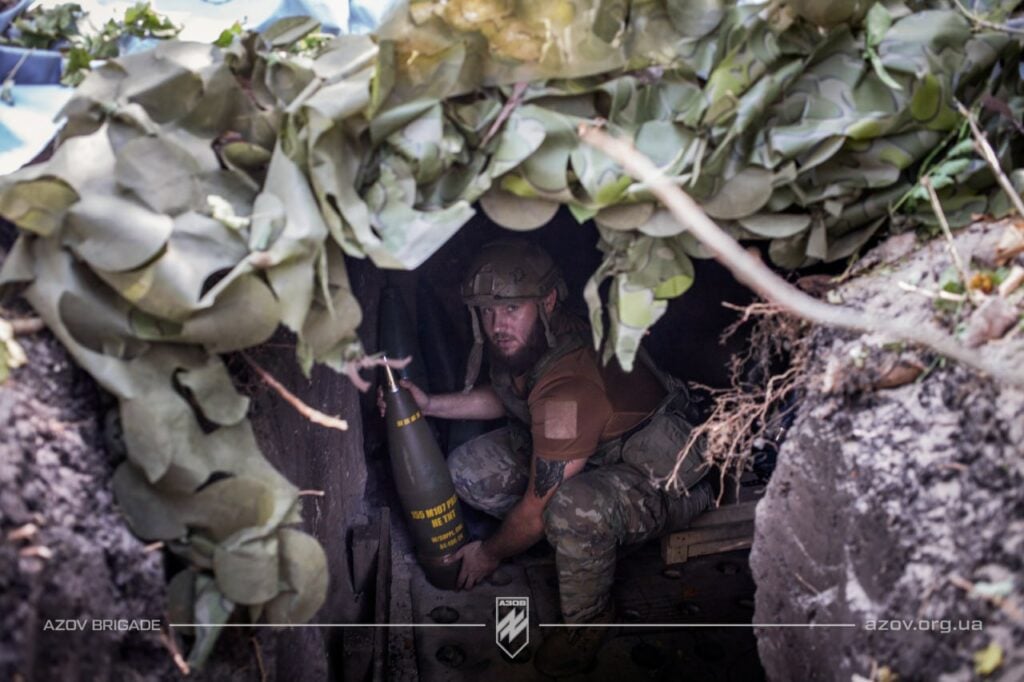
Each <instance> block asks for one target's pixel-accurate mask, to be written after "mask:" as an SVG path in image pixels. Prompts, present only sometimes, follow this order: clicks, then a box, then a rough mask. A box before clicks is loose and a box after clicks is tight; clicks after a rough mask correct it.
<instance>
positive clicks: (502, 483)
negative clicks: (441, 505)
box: [448, 427, 712, 623]
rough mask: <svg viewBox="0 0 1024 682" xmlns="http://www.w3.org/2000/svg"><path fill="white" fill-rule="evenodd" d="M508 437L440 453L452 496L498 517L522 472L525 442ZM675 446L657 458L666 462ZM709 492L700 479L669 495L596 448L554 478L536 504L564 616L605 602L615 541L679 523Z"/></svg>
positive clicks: (522, 487) (586, 617)
mask: <svg viewBox="0 0 1024 682" xmlns="http://www.w3.org/2000/svg"><path fill="white" fill-rule="evenodd" d="M641 433H642V432H641ZM511 436H512V434H511V429H510V428H509V427H506V428H502V429H498V430H496V431H491V432H490V433H486V434H484V435H482V436H479V437H477V438H475V439H473V440H471V441H469V442H467V443H464V444H463V445H461V446H459V447H458V448H456V449H455V450H454V451H453V452H452V453H451V455H450V456H449V458H448V467H449V469H450V470H451V473H452V479H453V481H454V483H455V489H456V491H457V492H458V494H459V497H461V498H462V499H463V500H464V501H465V502H466V503H467V504H469V505H471V506H473V507H475V508H477V509H480V510H482V511H484V512H487V513H489V514H491V515H493V516H496V517H498V518H504V516H505V515H506V514H507V513H508V512H509V510H510V509H512V507H513V506H515V504H516V502H518V500H519V498H520V497H522V496H523V494H524V493H525V492H526V486H527V483H528V482H529V477H530V451H529V448H521V447H520V448H516V447H513V444H512V443H513V438H512V437H511ZM620 449H621V448H620ZM677 451H678V447H677V448H676V449H673V450H671V452H667V453H663V454H662V455H661V456H662V457H669V458H672V460H673V461H674V457H675V453H676V452H677ZM595 461H596V462H598V463H597V464H596V466H592V465H591V462H595ZM711 498H712V494H711V487H710V485H709V484H708V483H707V482H701V483H698V484H696V485H695V486H693V487H692V488H690V490H689V491H688V493H684V494H679V495H672V494H669V493H667V492H665V491H664V490H662V489H660V488H659V487H658V486H657V485H656V484H655V483H653V481H652V478H651V476H650V475H649V474H648V472H646V471H644V470H643V469H642V468H641V467H638V466H635V465H634V464H632V463H629V462H626V461H622V460H621V459H620V458H619V455H617V454H616V453H611V455H610V456H609V453H607V452H602V451H600V450H599V452H598V454H597V455H595V457H592V458H591V460H590V461H588V467H587V468H586V469H584V471H582V472H580V473H579V474H577V475H576V476H573V477H572V478H570V479H569V480H568V481H565V482H563V483H562V485H561V486H560V487H559V488H558V491H557V492H556V493H555V495H554V496H553V497H552V498H551V500H550V501H549V502H548V505H547V508H546V509H545V510H544V532H545V534H546V536H547V539H548V541H549V542H550V543H551V544H552V546H554V548H555V562H556V568H557V570H558V588H559V598H560V600H561V608H562V616H563V618H564V619H565V622H566V623H583V622H587V621H590V620H592V619H593V618H594V617H596V616H597V615H598V614H600V613H601V612H603V611H605V610H606V609H607V608H608V607H609V606H610V603H611V589H612V583H613V582H614V579H615V562H616V557H617V553H618V548H619V547H620V546H623V545H629V544H633V543H638V542H643V541H645V540H648V539H650V538H655V537H658V536H660V535H663V534H665V533H669V532H672V531H675V530H680V529H682V528H685V527H686V526H688V525H689V524H690V521H691V520H692V519H693V518H694V517H695V516H696V515H697V514H699V513H700V512H702V511H704V510H705V509H707V508H708V506H709V505H710V504H711Z"/></svg>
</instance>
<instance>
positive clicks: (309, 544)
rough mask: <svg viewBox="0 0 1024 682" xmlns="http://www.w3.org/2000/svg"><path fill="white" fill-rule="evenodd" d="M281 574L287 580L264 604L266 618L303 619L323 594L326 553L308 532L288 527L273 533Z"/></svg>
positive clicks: (310, 614)
mask: <svg viewBox="0 0 1024 682" xmlns="http://www.w3.org/2000/svg"><path fill="white" fill-rule="evenodd" d="M277 537H278V542H279V543H280V552H279V556H280V557H281V576H282V578H283V579H284V580H285V581H286V583H287V584H288V589H284V590H282V591H281V593H280V594H278V596H277V597H275V598H274V599H272V600H271V601H270V602H269V603H268V604H267V620H268V621H270V622H273V623H304V622H306V621H308V620H309V619H310V618H312V617H313V615H314V614H315V613H316V612H317V611H318V610H319V609H320V606H321V605H323V603H324V600H325V599H326V598H327V587H328V582H329V581H328V574H327V556H326V555H325V554H324V550H323V548H322V547H321V546H320V544H319V543H318V542H317V541H316V540H314V539H313V538H311V537H310V536H309V535H306V534H305V533H302V532H300V531H297V530H293V529H291V528H282V529H281V530H280V531H278V534H277Z"/></svg>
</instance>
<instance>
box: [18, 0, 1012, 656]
mask: <svg viewBox="0 0 1024 682" xmlns="http://www.w3.org/2000/svg"><path fill="white" fill-rule="evenodd" d="M684 4H685V3H684ZM804 4H805V5H807V7H804V9H805V10H808V11H809V10H813V9H814V7H815V6H821V7H823V6H824V4H823V3H817V4H815V3H804ZM846 4H847V5H849V6H846V5H844V6H843V7H840V8H839V9H841V10H842V12H840V14H841V15H842V18H837V17H836V16H834V15H833V14H832V13H828V16H825V15H822V16H821V17H820V19H821V20H822V21H823V22H825V23H823V24H822V25H821V26H819V25H817V24H811V23H809V22H808V21H805V20H804V19H801V18H799V17H798V16H796V15H794V14H793V13H792V12H790V11H789V10H788V9H785V8H776V9H777V10H778V11H772V12H767V11H764V10H765V8H764V7H762V6H758V5H748V4H743V5H740V4H738V3H735V2H725V1H719V0H702V2H701V3H699V11H698V9H697V6H696V5H695V6H694V7H684V6H683V4H680V3H669V5H666V4H665V3H661V2H654V0H634V1H633V2H590V1H589V0H580V1H579V2H575V3H570V2H567V1H566V0H562V1H561V2H549V1H544V2H541V1H540V0H523V1H521V2H517V3H508V2H504V1H503V0H453V1H452V2H449V3H445V4H440V3H430V2H415V3H413V4H412V5H411V6H410V8H409V9H410V11H409V12H408V13H403V12H398V13H396V14H395V15H394V17H393V21H392V23H390V24H389V25H387V26H385V27H383V28H382V29H381V31H380V33H379V35H378V36H376V37H375V38H374V39H371V38H369V37H366V36H341V37H339V38H337V39H333V40H329V41H327V40H326V39H325V38H324V36H322V35H321V34H319V33H318V28H319V27H318V26H317V24H316V22H314V21H311V20H309V19H306V18H302V17H294V18H289V19H285V20H282V21H281V22H278V23H277V24H275V25H274V26H271V27H269V28H268V30H267V31H265V32H264V33H263V34H262V35H261V36H252V35H243V36H239V35H238V31H237V30H236V29H234V28H233V29H229V30H228V31H226V32H225V33H224V34H222V36H221V39H220V40H218V43H219V47H214V46H210V45H200V44H194V43H180V42H177V41H168V42H165V43H162V44H160V45H158V46H157V47H156V48H155V49H154V50H152V51H150V52H144V53H139V54H134V55H129V56H125V57H119V58H115V59H112V60H111V61H110V62H109V63H108V64H106V65H104V66H102V67H99V69H97V71H98V73H95V74H94V75H93V76H91V77H90V78H89V80H88V81H87V84H86V87H83V88H81V89H80V90H79V91H78V93H77V94H76V96H75V97H74V98H73V99H72V101H71V102H70V103H69V105H68V106H67V108H66V113H67V116H68V123H67V126H66V128H65V130H64V133H63V139H62V141H61V144H60V145H59V146H58V147H57V149H56V151H55V153H54V155H53V157H52V158H51V159H50V160H49V161H48V162H46V163H45V164H42V165H40V166H37V167H31V168H26V169H23V170H22V171H19V172H18V173H15V174H12V175H10V176H7V177H5V178H3V179H0V215H3V216H4V217H5V218H7V219H8V220H11V221H12V222H14V223H15V224H16V225H18V227H19V228H20V229H21V230H22V231H23V235H22V236H21V238H20V239H19V240H18V242H17V244H16V246H15V247H14V250H13V251H12V253H11V254H10V256H9V257H8V258H7V261H6V262H5V265H4V268H3V270H2V271H0V285H3V284H19V285H27V286H28V288H27V289H26V297H27V298H28V300H29V301H30V303H31V304H32V305H33V307H35V309H36V310H37V311H38V312H39V314H40V316H42V317H43V319H44V320H45V321H46V323H47V325H48V326H49V327H50V328H52V329H53V330H55V332H56V333H57V334H58V335H59V337H60V338H61V339H62V340H64V342H65V343H66V344H67V346H68V348H69V349H70V351H71V353H72V354H73V355H74V357H75V359H76V361H78V362H79V364H81V365H82V366H83V367H85V368H86V369H87V370H88V371H89V372H90V373H91V374H92V375H93V376H94V377H96V379H97V381H99V382H100V383H101V384H102V385H103V386H104V387H105V388H107V389H108V390H109V391H111V392H112V393H113V394H114V395H116V396H117V397H118V399H119V400H120V405H121V414H122V420H123V423H124V425H125V441H126V445H127V450H128V461H127V462H125V463H124V464H123V465H122V467H121V468H120V469H119V470H118V474H117V477H116V480H115V489H116V491H117V495H118V500H119V501H120V503H121V506H122V508H123V509H124V510H125V513H126V516H127V518H128V520H129V523H130V524H131V525H132V527H133V528H134V529H135V530H136V532H137V533H139V534H140V535H142V536H144V537H147V538H152V539H162V540H165V542H167V544H168V547H170V548H171V550H172V551H174V552H175V553H177V554H179V555H180V556H181V557H182V558H183V559H184V560H185V561H186V562H187V563H188V564H189V565H190V568H189V569H188V571H187V572H185V574H184V575H183V577H180V578H177V577H176V578H175V581H174V583H173V584H172V588H173V589H172V596H171V599H172V602H173V603H172V606H173V607H174V610H175V612H180V613H186V614H188V615H189V616H190V618H189V620H192V619H195V620H194V622H208V623H218V622H224V621H225V620H226V619H227V618H228V617H229V616H230V614H231V613H232V611H233V610H234V609H236V605H241V606H246V607H249V609H248V612H249V614H250V615H252V616H253V617H260V615H261V614H264V615H266V617H268V618H272V619H278V618H288V619H294V620H296V621H299V620H303V619H305V618H308V617H309V616H310V615H311V614H312V613H314V612H315V611H316V609H317V608H318V606H319V604H320V603H322V601H323V598H324V594H326V590H327V584H326V572H325V571H326V568H325V559H324V557H323V553H322V550H321V549H320V548H319V547H318V546H317V545H316V543H315V542H314V541H313V540H312V539H310V538H308V537H307V536H304V535H302V534H301V533H298V531H294V530H292V529H291V528H289V526H290V525H292V524H294V523H296V522H297V521H298V520H299V518H300V517H299V500H298V497H297V491H296V490H295V488H294V486H292V485H291V484H290V483H289V482H288V481H287V480H285V479H284V478H283V477H282V476H280V474H278V473H277V472H276V471H274V470H273V469H272V468H271V467H270V465H269V464H268V463H267V461H266V460H265V459H264V458H263V456H262V454H261V453H260V452H259V449H258V447H257V445H256V442H255V438H254V437H253V434H252V429H251V426H250V425H249V422H248V421H247V420H246V418H245V414H246V410H247V407H248V404H247V402H246V400H245V399H244V397H242V396H240V395H239V394H238V392H237V391H236V390H235V389H234V387H233V386H232V385H231V381H230V378H229V376H228V374H227V371H226V369H225V367H224V364H223V362H222V360H221V358H220V354H222V353H225V352H231V351H236V350H242V349H245V348H249V347H251V346H255V345H258V344H260V343H262V342H264V341H266V340H267V339H268V338H269V337H270V336H271V335H272V334H273V333H274V331H275V330H276V329H277V328H278V327H279V326H281V325H284V326H285V327H287V328H288V329H289V330H291V331H292V332H293V333H294V334H295V335H296V338H297V348H296V354H297V359H298V361H299V363H300V365H301V367H302V368H303V370H304V371H306V372H307V373H308V372H309V370H310V369H311V367H312V366H313V364H315V363H322V364H326V365H328V366H329V367H332V368H334V369H336V370H339V371H348V370H352V369H353V367H352V365H351V364H350V363H353V362H354V361H358V360H359V359H360V358H362V357H363V348H362V346H361V345H360V342H359V339H358V337H357V335H356V330H357V328H358V326H359V323H360V321H361V313H360V306H359V303H358V302H357V301H356V300H355V297H354V296H353V294H352V291H351V287H350V285H349V281H348V276H347V271H346V257H351V258H369V259H371V260H372V261H373V262H374V263H375V264H376V265H378V266H379V267H383V268H399V269H413V268H416V267H418V266H419V265H420V264H421V263H423V262H424V261H425V260H426V259H427V258H429V257H430V256H431V255H432V254H434V253H435V252H436V251H437V250H438V249H439V248H440V247H441V246H442V245H443V244H444V243H445V242H446V241H447V240H448V239H449V238H450V237H451V236H452V235H453V234H455V232H456V231H458V230H459V229H460V228H461V227H462V225H464V224H465V223H466V222H467V221H468V220H469V219H470V218H471V217H472V216H473V215H474V212H475V210H476V209H475V208H474V206H475V205H480V206H481V207H482V209H483V210H484V211H485V213H487V215H488V216H489V217H490V218H491V219H492V220H494V221H495V222H497V223H499V224H501V225H504V226H506V227H508V228H510V229H516V230H528V229H533V228H535V227H538V226H539V225H541V224H543V223H544V222H545V221H546V220H548V219H549V218H550V216H551V215H552V214H553V212H554V210H556V209H557V206H558V205H566V206H568V208H569V210H570V211H571V212H572V214H573V215H575V216H577V218H578V219H580V220H584V219H593V220H594V222H595V223H596V225H597V229H598V232H599V235H600V243H599V248H600V249H601V251H602V253H603V260H602V263H601V265H600V266H599V268H598V270H597V271H596V272H595V273H594V274H593V276H592V278H591V279H590V281H589V282H588V284H587V287H586V290H585V292H584V293H585V298H586V301H587V304H588V306H589V308H590V317H591V321H592V323H593V329H594V334H595V337H594V342H595V344H598V345H602V344H603V354H604V357H605V358H606V359H610V358H611V357H612V356H613V355H614V356H616V357H617V358H618V359H619V361H620V362H621V364H622V365H623V366H624V367H627V368H628V367H630V366H631V365H632V363H633V361H634V358H635V354H636V352H637V350H638V348H639V344H640V341H641V339H642V337H643V335H644V334H645V333H646V331H647V330H648V329H649V328H650V326H651V325H653V324H654V323H655V322H656V321H657V320H658V318H659V317H660V316H661V315H662V314H663V313H664V311H665V309H666V308H667V305H668V301H669V300H670V299H672V298H674V297H677V296H680V295H683V294H684V292H685V291H686V290H687V289H688V288H689V286H690V285H691V284H692V281H693V277H694V267H693V262H692V259H693V258H706V257H708V253H707V252H706V250H705V249H704V248H703V247H702V246H701V245H700V244H699V243H698V242H697V241H696V240H695V239H694V238H693V236H692V235H691V234H690V233H689V232H687V231H686V230H685V228H684V227H683V226H681V225H679V224H677V223H676V222H675V221H674V220H673V219H672V217H671V215H669V214H668V213H667V211H665V210H664V209H663V208H662V207H661V206H659V205H658V204H657V203H656V201H655V199H654V197H653V195H652V194H651V192H650V190H649V189H648V188H647V187H645V186H643V185H642V184H639V183H635V182H633V181H632V179H631V178H630V177H629V176H628V175H627V174H626V173H625V172H624V171H623V170H622V169H621V168H619V167H618V166H617V165H616V164H615V163H614V162H612V161H611V159H609V158H607V157H605V156H604V155H603V154H600V153H599V152H596V151H595V150H593V149H592V148H590V147H584V146H581V145H580V143H579V141H578V139H577V136H576V129H577V126H578V124H579V123H581V122H583V121H590V120H594V119H597V118H600V119H603V120H604V121H605V122H606V125H607V128H608V129H609V130H610V131H611V132H612V133H613V134H615V135H618V136H622V137H627V138H629V139H631V140H633V141H634V143H635V145H636V147H637V148H638V149H639V150H640V151H642V152H643V153H644V154H646V155H648V156H649V157H651V158H652V159H653V160H654V161H655V163H656V164H658V166H659V167H660V168H661V169H662V170H663V172H664V173H665V174H666V175H667V176H669V177H670V178H671V179H672V181H673V182H675V183H677V184H678V185H680V186H682V187H683V188H684V189H686V190H687V191H688V192H689V193H690V194H691V195H692V196H693V197H694V198H695V199H696V200H697V201H698V202H700V203H701V204H702V205H703V207H704V208H705V210H706V211H707V212H708V213H709V214H710V215H711V216H712V217H713V218H715V219H716V220H717V221H718V222H719V223H720V224H721V225H722V227H723V228H724V229H726V230H727V231H728V232H729V233H731V234H732V235H734V236H735V237H737V238H739V239H746V240H764V241H768V243H769V253H770V255H771V258H772V260H773V261H774V262H775V264H776V265H778V266H780V267H783V268H799V267H802V266H805V265H810V264H815V263H820V262H823V261H825V262H827V261H835V260H839V259H845V258H847V257H849V256H850V255H851V254H853V253H854V252H856V251H857V249H859V248H860V247H861V246H862V245H863V244H865V243H866V242H867V240H869V239H870V238H871V237H872V235H873V234H875V232H876V231H877V230H878V229H879V228H880V227H881V225H882V224H883V223H884V222H885V220H886V219H887V218H888V217H889V215H890V211H891V206H892V205H893V204H894V203H896V202H897V201H898V200H899V199H900V197H903V196H904V195H907V194H908V192H912V190H913V187H914V186H915V184H916V181H917V178H918V174H919V173H921V172H924V173H928V174H929V176H930V177H931V178H932V180H933V182H935V183H936V184H938V185H939V186H940V192H942V195H943V197H942V198H943V202H944V203H945V204H946V205H947V206H948V207H949V209H950V211H951V212H952V211H954V210H955V211H957V212H959V213H960V214H969V212H970V211H972V210H975V209H976V207H977V206H978V205H979V203H980V205H981V207H982V208H984V207H985V205H986V202H987V196H988V188H989V187H991V178H987V179H986V178H985V177H984V175H982V174H980V173H978V172H977V164H976V163H975V162H974V161H973V160H972V158H971V157H970V150H969V149H967V148H966V147H965V146H963V145H961V144H960V142H961V141H962V140H963V139H966V138H964V137H963V136H962V133H961V130H962V128H961V121H960V118H959V116H958V114H957V113H956V111H955V109H954V107H953V98H954V97H956V96H960V97H964V98H967V97H970V98H971V99H972V100H974V98H977V97H980V96H981V94H982V93H999V94H1000V96H1001V97H1003V98H1004V99H1005V100H1006V101H1013V102H1018V101H1019V98H1020V96H1021V95H1022V94H1024V93H1020V92H1019V90H1020V84H1019V79H1015V78H1013V76H1014V75H1015V74H1017V73H1018V71H1017V69H1018V68H1019V62H1020V50H1019V46H1018V45H1017V43H1016V42H1014V41H1013V40H1012V39H1011V38H1010V37H1009V36H1007V35H1006V34H1004V33H1000V32H997V31H988V30H972V27H971V26H970V25H969V24H968V22H967V21H966V20H965V19H964V18H963V17H962V16H961V15H960V14H959V13H958V12H955V11H950V10H947V9H944V4H943V3H934V4H928V7H925V8H922V10H921V11H918V12H914V13H908V12H906V11H903V10H899V9H898V7H897V5H895V4H894V5H891V6H890V7H891V8H892V9H889V10H885V9H884V8H883V9H877V10H872V11H871V12H868V7H867V6H866V5H864V6H861V5H862V4H863V3H858V2H853V3H846ZM677 5H678V6H677ZM876 7H878V6H877V5H876ZM929 8H930V9H929ZM861 10H863V12H861ZM815 16H817V15H815ZM861 17H864V21H863V22H861V21H860V18H861ZM127 23H131V24H132V25H133V26H137V27H138V30H140V31H145V32H148V33H153V34H155V32H156V31H159V30H162V29H160V28H159V27H158V26H157V27H154V26H153V25H152V22H149V21H148V20H147V19H145V18H144V17H142V16H141V15H138V16H135V17H134V18H133V19H132V21H131V22H127ZM236 38H237V39H236ZM85 52H86V53H88V54H91V53H90V52H89V50H85ZM78 61H79V63H82V62H84V61H85V57H80V58H78ZM997 64H998V65H999V68H998V69H997V68H995V67H996V65H997ZM520 83H522V84H525V85H524V86H522V87H520V86H517V84H520ZM893 84H896V85H898V86H899V87H898V89H897V88H895V87H894V86H893ZM1014 98H1017V99H1014ZM510 100H511V102H510ZM499 117H503V118H499ZM1007 139H1008V138H1007V136H1005V135H1001V134H996V135H993V136H992V140H993V143H994V144H995V145H996V147H997V150H998V151H999V153H1001V154H1004V155H1007V156H1010V154H1011V152H1012V147H1011V146H1010V145H1009V143H1008V142H1007ZM937 148H938V149H940V150H941V151H940V152H936V151H935V150H936V149H937ZM933 159H939V160H938V161H934V160H933ZM965 161H967V164H968V165H966V166H965V165H964V162H965ZM965 179H970V180H971V183H972V184H971V186H970V187H966V186H964V183H963V181H964V180H965ZM44 194H45V196H47V197H49V198H48V199H46V200H42V199H41V197H42V196H43V195H44ZM911 200H913V202H914V203H912V204H911V206H912V207H914V208H915V209H918V208H924V206H923V204H922V202H921V201H920V197H919V196H917V195H915V196H913V197H908V198H907V200H906V202H905V204H906V203H910V202H911ZM909 215H911V216H912V217H914V218H919V219H921V220H924V219H925V218H924V217H923V216H920V215H919V213H911V214H909ZM605 283H608V284H609V286H608V287H607V289H606V290H607V291H608V294H607V297H603V296H602V291H603V290H605V288H604V286H603V285H604V284H605ZM948 284H949V285H950V286H954V283H953V282H949V283H948ZM963 284H964V283H959V286H963ZM214 472H217V473H218V475H224V476H225V478H223V479H222V480H221V481H216V482H214V483H212V484H210V480H211V479H210V477H211V475H212V474H213V473H214ZM204 486H206V487H204ZM211 490H212V491H213V492H208V491H211ZM216 632H217V630H216V629H214V628H201V629H197V632H196V641H195V643H194V645H193V651H192V656H193V657H194V660H195V661H201V660H202V659H203V658H204V657H205V656H206V655H207V654H208V652H209V650H210V647H211V646H212V642H213V639H214V638H215V636H216V635H215V633H216Z"/></svg>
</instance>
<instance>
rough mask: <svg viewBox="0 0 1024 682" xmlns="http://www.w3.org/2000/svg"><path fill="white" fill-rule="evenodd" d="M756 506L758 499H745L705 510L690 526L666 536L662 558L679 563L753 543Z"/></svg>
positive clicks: (662, 546) (669, 562) (748, 545)
mask: <svg viewBox="0 0 1024 682" xmlns="http://www.w3.org/2000/svg"><path fill="white" fill-rule="evenodd" d="M756 506H757V502H742V503H739V504H730V505H727V506H724V507H719V508H718V509H712V510H711V511H708V512H705V513H704V514H701V515H700V516H698V517H697V518H696V519H694V521H693V523H692V524H690V526H689V527H688V528H685V529H683V530H680V531H677V532H675V533H672V534H670V535H667V536H666V537H664V538H662V541H661V555H662V559H663V560H664V561H665V563H666V564H679V563H684V562H686V561H687V560H688V559H690V558H692V557H695V556H701V555H704V554H713V553H716V552H728V551H732V550H733V549H745V548H748V547H750V545H751V544H752V543H753V538H754V509H755V507H756Z"/></svg>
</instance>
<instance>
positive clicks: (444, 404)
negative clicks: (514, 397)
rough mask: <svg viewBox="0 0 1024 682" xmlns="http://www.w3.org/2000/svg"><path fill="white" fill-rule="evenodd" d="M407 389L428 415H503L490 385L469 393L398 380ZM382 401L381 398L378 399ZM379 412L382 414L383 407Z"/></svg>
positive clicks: (496, 416) (489, 416)
mask: <svg viewBox="0 0 1024 682" xmlns="http://www.w3.org/2000/svg"><path fill="white" fill-rule="evenodd" d="M400 383H401V384H402V387H403V388H406V389H408V390H409V393H411V394H412V397H413V400H415V401H416V404H417V405H419V406H420V410H422V411H423V414H424V415H426V416H428V417H439V418H441V419H497V418H499V417H504V416H505V406H504V405H502V403H501V399H500V398H498V394H497V393H495V392H494V389H492V388H491V387H490V386H476V387H475V388H473V390H471V391H470V392H469V393H462V392H459V393H435V394H433V395H431V394H429V393H427V392H425V391H424V390H423V389H422V388H420V387H419V386H417V385H416V384H414V383H412V382H411V381H408V380H404V379H403V380H402V381H401V382H400ZM379 402H381V403H383V400H382V399H381V400H379ZM381 414H384V412H383V408H382V411H381Z"/></svg>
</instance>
